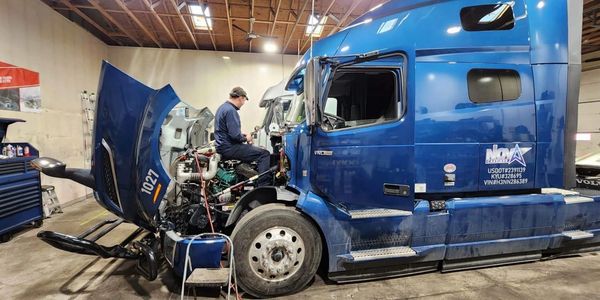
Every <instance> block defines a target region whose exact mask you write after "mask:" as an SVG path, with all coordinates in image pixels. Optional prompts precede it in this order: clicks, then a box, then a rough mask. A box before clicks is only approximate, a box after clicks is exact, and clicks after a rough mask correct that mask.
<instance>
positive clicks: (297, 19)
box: [282, 0, 360, 53]
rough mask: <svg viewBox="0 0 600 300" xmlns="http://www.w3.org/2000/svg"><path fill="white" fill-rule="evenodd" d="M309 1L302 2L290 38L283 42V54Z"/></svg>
mask: <svg viewBox="0 0 600 300" xmlns="http://www.w3.org/2000/svg"><path fill="white" fill-rule="evenodd" d="M310 1H311V0H305V1H304V5H303V6H302V9H300V12H299V13H298V18H296V23H295V24H294V27H292V32H290V36H289V37H288V39H287V41H286V42H285V46H283V49H282V52H284V53H285V50H286V49H287V47H288V45H289V44H290V41H291V40H292V37H293V36H294V31H296V27H297V26H298V23H300V19H301V18H302V14H303V13H304V10H305V9H306V6H307V5H308V3H309V2H310ZM357 1H360V0H357Z"/></svg>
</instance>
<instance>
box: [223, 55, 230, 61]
mask: <svg viewBox="0 0 600 300" xmlns="http://www.w3.org/2000/svg"><path fill="white" fill-rule="evenodd" d="M223 59H225V60H230V59H231V57H229V56H223Z"/></svg>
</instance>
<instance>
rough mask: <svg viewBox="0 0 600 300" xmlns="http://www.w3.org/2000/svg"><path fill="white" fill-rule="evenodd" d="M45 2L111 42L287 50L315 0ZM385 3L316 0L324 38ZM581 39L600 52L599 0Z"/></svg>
mask: <svg viewBox="0 0 600 300" xmlns="http://www.w3.org/2000/svg"><path fill="white" fill-rule="evenodd" d="M41 1H42V2H44V3H46V4H47V5H48V6H50V7H52V8H53V9H55V10H56V11H58V12H59V13H60V14H61V15H63V16H64V17H66V18H68V19H69V20H71V21H73V22H75V23H77V24H79V25H80V26H81V27H83V28H84V29H85V30H88V31H89V32H91V33H92V34H93V35H95V36H97V37H98V38H99V39H100V40H102V41H103V42H105V43H106V44H108V45H122V46H144V47H162V48H181V49H202V50H221V51H239V52H262V51H263V49H262V46H263V44H264V43H265V41H266V40H272V41H274V42H275V43H276V44H277V45H278V46H279V49H280V51H282V52H283V53H286V54H298V53H300V54H301V53H303V52H304V51H306V50H307V49H308V48H309V47H310V39H309V38H308V36H307V35H306V26H307V23H308V19H309V16H310V14H311V10H312V0H41ZM382 2H385V0H315V2H314V9H315V14H317V15H319V16H322V15H327V16H328V18H327V22H326V24H325V28H324V30H323V33H322V35H321V38H322V37H326V36H328V35H330V34H333V33H335V32H338V31H339V30H340V29H341V28H343V27H344V26H347V25H348V24H350V23H351V22H352V21H353V20H354V19H356V18H357V17H359V16H360V15H362V14H363V13H365V12H367V11H368V10H369V9H370V8H372V7H374V6H376V5H377V4H379V3H382ZM189 5H205V6H207V7H209V9H210V12H211V16H212V30H210V31H207V30H201V29H196V28H195V27H194V26H193V23H192V15H191V14H190V11H189V7H188V6H189ZM251 18H254V24H253V27H252V29H253V30H252V31H253V32H252V33H255V34H257V35H259V36H260V37H258V38H255V39H251V40H248V32H249V31H250V23H251V21H250V20H251ZM238 28H239V29H238ZM271 36H272V37H274V38H270V37H271ZM582 38H583V39H582V52H583V54H589V53H592V52H596V51H600V0H584V17H583V33H582ZM315 40H318V38H315ZM585 57H587V56H585V55H584V59H585Z"/></svg>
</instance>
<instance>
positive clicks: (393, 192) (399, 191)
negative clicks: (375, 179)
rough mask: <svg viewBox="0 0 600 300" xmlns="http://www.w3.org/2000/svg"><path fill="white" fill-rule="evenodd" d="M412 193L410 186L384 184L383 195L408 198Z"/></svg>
mask: <svg viewBox="0 0 600 300" xmlns="http://www.w3.org/2000/svg"><path fill="white" fill-rule="evenodd" d="M409 192H410V186H408V185H404V184H392V183H384V184H383V194H384V195H390V196H400V197H406V196H408V193H409Z"/></svg>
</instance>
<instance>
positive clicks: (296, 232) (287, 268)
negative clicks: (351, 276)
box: [232, 204, 322, 298]
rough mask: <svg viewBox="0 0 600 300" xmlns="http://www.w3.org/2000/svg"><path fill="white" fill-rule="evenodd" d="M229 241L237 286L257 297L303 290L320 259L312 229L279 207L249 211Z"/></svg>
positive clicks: (318, 239) (294, 213) (291, 210)
mask: <svg viewBox="0 0 600 300" xmlns="http://www.w3.org/2000/svg"><path fill="white" fill-rule="evenodd" d="M232 239H233V245H234V255H235V268H236V273H237V274H238V276H237V280H238V284H239V285H240V287H241V288H243V289H244V290H245V291H246V292H247V293H249V294H251V295H253V296H255V297H259V298H268V297H275V296H282V295H286V294H292V293H296V292H298V291H300V290H302V289H303V288H304V287H305V286H306V285H307V284H308V283H309V282H310V280H311V279H312V278H313V277H314V276H315V273H316V272H317V268H318V267H319V262H320V260H321V252H322V248H321V247H322V246H321V237H320V236H319V233H318V232H317V229H316V228H315V226H314V225H313V224H312V223H311V222H310V221H309V220H308V219H307V218H306V217H304V216H303V215H302V214H301V213H300V212H299V211H297V210H295V209H294V208H292V207H286V206H284V205H282V204H267V205H263V206H260V207H258V208H255V209H253V210H251V211H250V212H249V213H248V214H246V215H245V216H244V217H243V218H242V219H241V220H240V221H239V222H238V224H237V225H236V226H235V229H234V230H233V233H232Z"/></svg>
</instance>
